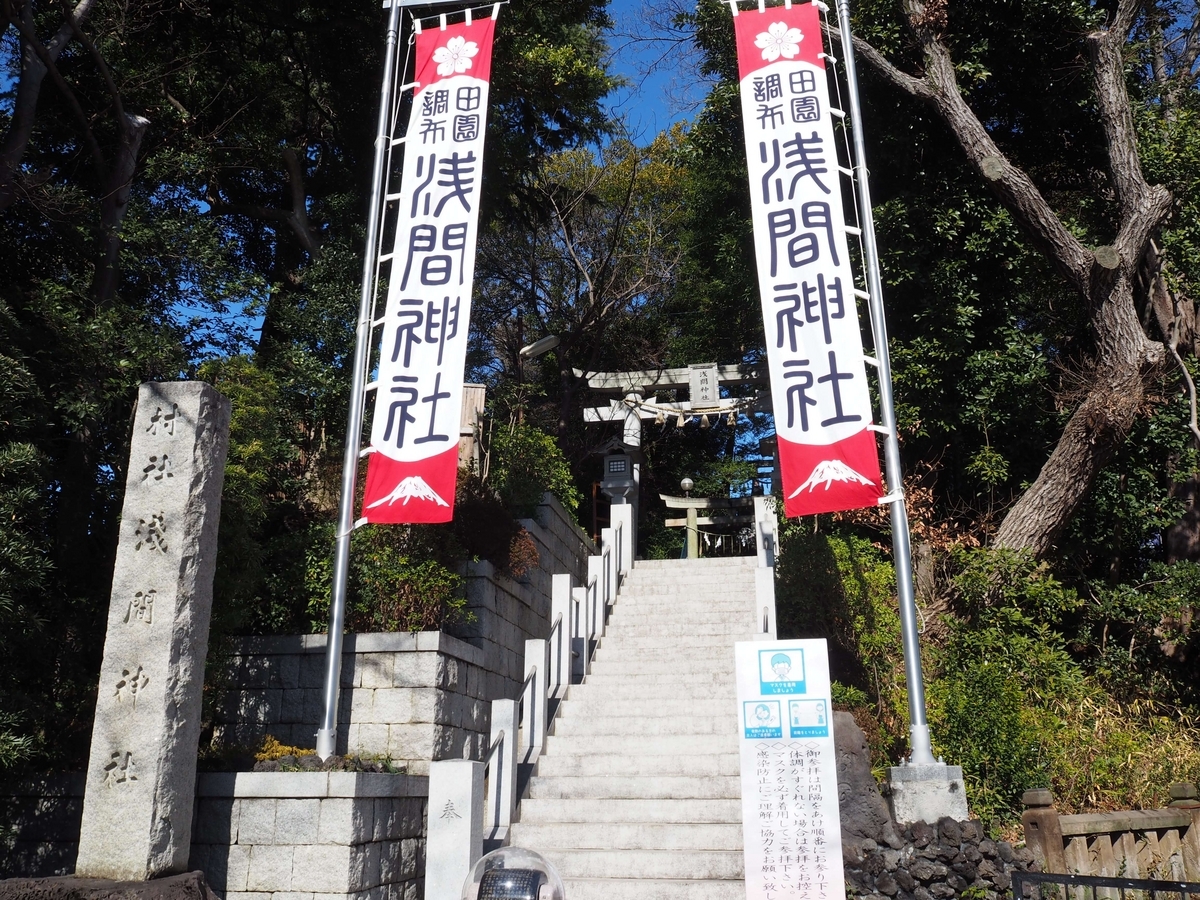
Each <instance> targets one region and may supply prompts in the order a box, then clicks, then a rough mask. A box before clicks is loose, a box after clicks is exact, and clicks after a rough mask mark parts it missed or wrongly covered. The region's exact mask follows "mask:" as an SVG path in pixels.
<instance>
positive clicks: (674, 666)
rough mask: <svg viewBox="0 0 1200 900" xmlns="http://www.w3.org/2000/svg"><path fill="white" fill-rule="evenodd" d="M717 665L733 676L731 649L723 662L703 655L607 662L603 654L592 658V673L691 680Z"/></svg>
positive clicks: (729, 675)
mask: <svg viewBox="0 0 1200 900" xmlns="http://www.w3.org/2000/svg"><path fill="white" fill-rule="evenodd" d="M675 652H679V651H675ZM673 655H674V654H673ZM718 667H719V669H720V674H721V676H722V677H724V678H733V652H732V650H731V651H730V653H729V656H728V661H727V662H724V663H720V662H717V661H714V660H711V659H704V658H703V657H701V658H696V657H691V658H688V657H686V656H685V657H684V658H682V659H678V658H676V659H672V658H670V657H667V658H664V657H662V656H658V657H652V656H649V655H647V656H646V657H643V658H640V659H625V660H616V661H613V662H609V661H608V660H607V659H606V658H605V657H603V656H597V657H596V658H595V659H593V660H592V673H594V674H596V675H623V676H626V677H628V676H631V675H677V676H679V679H678V680H680V681H691V680H692V676H693V675H705V674H713V673H714V672H715V671H716V669H717V668H718Z"/></svg>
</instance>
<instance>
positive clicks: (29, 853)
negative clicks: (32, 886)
mask: <svg viewBox="0 0 1200 900" xmlns="http://www.w3.org/2000/svg"><path fill="white" fill-rule="evenodd" d="M83 784H84V777H83V774H82V773H80V774H77V775H57V776H49V777H45V778H38V779H33V780H29V781H21V782H15V783H12V784H4V785H0V878H13V877H18V876H21V877H26V878H41V877H48V876H51V875H69V874H71V873H72V872H74V871H75V857H76V854H77V853H78V851H79V822H80V818H81V816H82V815H83Z"/></svg>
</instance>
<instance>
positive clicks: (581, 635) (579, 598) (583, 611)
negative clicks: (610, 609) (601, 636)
mask: <svg viewBox="0 0 1200 900" xmlns="http://www.w3.org/2000/svg"><path fill="white" fill-rule="evenodd" d="M587 598H588V589H587V588H586V587H577V588H572V589H571V677H572V678H579V679H581V680H582V679H583V677H584V676H585V675H587V673H588V652H587V650H588V646H587V634H586V631H587V625H586V622H587V602H588V599H587Z"/></svg>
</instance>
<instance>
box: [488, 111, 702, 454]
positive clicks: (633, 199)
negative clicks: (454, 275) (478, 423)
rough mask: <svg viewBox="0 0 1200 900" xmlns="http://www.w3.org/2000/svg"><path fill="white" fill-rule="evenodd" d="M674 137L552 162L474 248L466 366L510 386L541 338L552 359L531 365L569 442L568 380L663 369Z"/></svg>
mask: <svg viewBox="0 0 1200 900" xmlns="http://www.w3.org/2000/svg"><path fill="white" fill-rule="evenodd" d="M681 141H682V133H681V132H678V131H676V132H675V133H673V134H664V135H660V136H659V137H658V138H657V139H656V140H655V141H654V142H653V143H652V144H651V145H650V146H649V147H648V148H646V149H640V148H638V147H636V146H635V145H634V144H633V143H632V142H630V141H628V140H616V141H613V142H611V143H610V144H608V145H607V146H605V147H603V148H602V149H600V150H598V151H597V152H596V154H595V155H594V154H593V152H592V151H591V150H582V149H581V150H571V151H566V152H564V153H560V154H557V155H555V156H553V157H550V158H549V159H548V160H547V161H546V164H545V166H544V167H543V168H542V170H541V171H540V172H538V173H537V174H536V175H534V176H532V177H530V178H529V179H527V180H526V181H525V182H524V183H523V184H522V186H521V193H522V195H523V196H524V197H525V198H526V199H525V201H524V202H523V203H522V205H521V207H520V208H519V210H515V211H514V213H513V214H512V215H510V216H507V217H505V218H504V219H497V221H496V222H495V223H494V224H493V227H492V228H491V229H489V230H488V231H487V232H485V233H484V234H482V235H481V237H480V244H479V248H480V252H479V263H478V279H479V288H478V293H479V299H478V301H477V303H476V305H475V308H474V312H473V315H472V318H473V321H474V329H475V336H476V340H475V346H474V358H475V359H476V360H480V361H484V360H486V361H487V363H488V365H491V366H494V365H495V364H497V363H499V362H503V364H504V365H505V367H506V370H507V372H508V373H509V376H510V377H511V378H513V379H514V380H515V381H516V382H517V383H518V384H520V383H522V382H523V381H524V377H525V372H524V369H523V364H522V361H521V359H520V357H519V355H518V351H519V350H520V348H521V347H522V346H523V345H525V344H528V343H532V342H533V341H534V340H536V339H538V338H540V337H544V336H546V335H557V336H558V337H559V339H560V343H559V345H558V347H557V348H556V349H555V350H554V351H553V355H552V356H550V357H548V358H547V361H546V362H543V363H541V364H533V365H529V366H528V367H529V368H530V369H533V370H534V371H535V372H536V375H537V377H539V378H540V380H541V387H542V388H543V389H544V390H545V392H546V394H547V396H549V397H550V398H551V399H552V402H553V403H554V405H555V409H554V413H553V415H554V418H555V419H556V420H557V424H556V427H555V431H556V433H557V434H558V437H559V441H560V443H562V444H564V445H565V444H567V443H568V435H569V433H570V431H571V429H572V427H573V426H574V425H575V424H576V423H577V421H578V420H579V419H580V415H579V411H578V409H577V399H578V398H577V394H578V391H577V389H576V386H575V383H576V377H575V375H574V374H573V371H572V370H573V369H581V370H586V371H599V370H605V369H606V368H608V367H627V366H630V365H635V366H639V367H644V366H650V367H653V366H655V365H661V364H662V363H663V358H664V357H663V354H664V351H665V348H666V343H667V334H666V333H665V331H664V328H663V320H662V310H663V306H664V303H665V302H666V299H667V297H668V296H669V293H670V290H671V286H672V283H673V279H674V278H675V275H676V269H677V265H678V261H679V256H680V246H679V242H678V232H679V227H680V222H681V204H680V198H679V185H680V182H681V181H682V178H683V165H682V160H681V158H680V156H679V145H680V143H681Z"/></svg>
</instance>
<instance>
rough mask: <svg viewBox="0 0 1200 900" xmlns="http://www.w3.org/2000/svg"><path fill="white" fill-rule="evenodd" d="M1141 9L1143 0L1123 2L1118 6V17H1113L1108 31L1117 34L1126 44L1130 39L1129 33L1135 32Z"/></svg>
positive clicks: (1123, 0) (1126, 0) (1122, 0)
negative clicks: (1134, 25)
mask: <svg viewBox="0 0 1200 900" xmlns="http://www.w3.org/2000/svg"><path fill="white" fill-rule="evenodd" d="M1141 8H1142V0H1121V2H1120V3H1118V4H1117V12H1116V15H1114V16H1113V20H1112V23H1111V24H1110V25H1109V26H1108V30H1109V32H1110V33H1112V34H1115V35H1116V36H1117V38H1118V40H1119V41H1120V42H1121V43H1125V41H1127V40H1128V39H1129V32H1130V31H1132V30H1133V23H1134V21H1135V20H1136V19H1137V14H1138V12H1139V11H1141Z"/></svg>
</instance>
